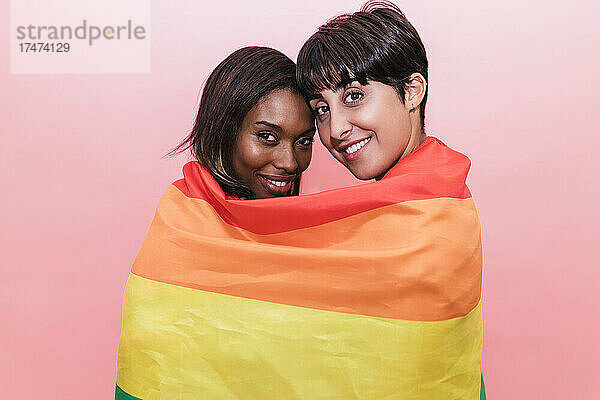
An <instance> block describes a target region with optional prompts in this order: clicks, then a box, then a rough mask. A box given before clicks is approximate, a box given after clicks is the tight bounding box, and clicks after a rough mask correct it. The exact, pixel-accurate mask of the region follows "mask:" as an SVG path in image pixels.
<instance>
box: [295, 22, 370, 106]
mask: <svg viewBox="0 0 600 400" xmlns="http://www.w3.org/2000/svg"><path fill="white" fill-rule="evenodd" d="M362 53H363V52H361V51H360V47H359V46H356V45H355V44H354V43H353V42H352V41H347V40H345V38H344V37H343V35H339V34H337V35H336V34H329V35H328V34H323V33H322V30H319V32H317V33H315V34H314V35H313V36H312V37H311V38H310V39H308V41H307V42H306V44H305V45H304V46H303V47H302V49H301V50H300V53H299V54H298V68H297V69H296V78H297V80H298V86H299V87H300V90H302V94H303V95H304V96H305V97H306V98H311V97H314V96H315V95H317V94H318V93H319V92H321V91H322V90H326V89H330V90H336V89H338V88H340V87H343V86H345V85H346V84H348V83H350V82H352V81H355V80H356V81H358V82H360V83H361V84H363V85H365V84H367V79H368V78H369V76H368V75H369V74H368V72H367V71H369V68H370V64H371V63H372V62H373V57H369V55H368V54H362ZM300 65H302V68H300Z"/></svg>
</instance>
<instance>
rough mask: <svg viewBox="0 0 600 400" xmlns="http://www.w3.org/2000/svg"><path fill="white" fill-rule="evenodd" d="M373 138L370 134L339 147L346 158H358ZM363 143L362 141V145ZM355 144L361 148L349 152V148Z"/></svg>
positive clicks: (349, 159) (350, 159)
mask: <svg viewBox="0 0 600 400" xmlns="http://www.w3.org/2000/svg"><path fill="white" fill-rule="evenodd" d="M372 138H373V137H372V136H369V137H366V138H363V139H358V140H353V141H352V142H349V143H344V145H343V146H340V147H339V151H340V152H341V153H342V154H343V155H344V158H345V159H346V160H348V161H352V160H355V159H356V158H358V157H359V156H360V154H361V153H362V151H363V149H364V148H365V147H366V146H367V145H368V144H369V143H370V142H371V139H372ZM361 143H362V145H361ZM353 146H356V147H359V148H358V149H357V150H356V151H354V152H352V153H348V152H347V150H348V149H350V148H352V147H353Z"/></svg>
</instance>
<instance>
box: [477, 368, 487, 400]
mask: <svg viewBox="0 0 600 400" xmlns="http://www.w3.org/2000/svg"><path fill="white" fill-rule="evenodd" d="M479 400H486V397H485V385H484V384H483V374H481V391H480V392H479Z"/></svg>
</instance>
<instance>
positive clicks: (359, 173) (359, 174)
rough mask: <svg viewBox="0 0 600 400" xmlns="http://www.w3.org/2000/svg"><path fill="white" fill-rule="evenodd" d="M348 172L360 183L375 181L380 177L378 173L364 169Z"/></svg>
mask: <svg viewBox="0 0 600 400" xmlns="http://www.w3.org/2000/svg"><path fill="white" fill-rule="evenodd" d="M349 171H350V172H351V173H352V175H354V177H355V178H356V179H360V180H361V181H368V180H371V179H375V178H376V177H378V176H379V175H381V174H380V173H377V172H376V171H374V170H371V169H366V168H355V169H349Z"/></svg>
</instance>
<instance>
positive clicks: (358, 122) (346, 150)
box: [310, 81, 425, 180]
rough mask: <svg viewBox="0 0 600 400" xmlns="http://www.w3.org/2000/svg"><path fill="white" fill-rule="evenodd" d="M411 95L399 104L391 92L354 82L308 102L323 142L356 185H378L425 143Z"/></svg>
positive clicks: (380, 86) (386, 87)
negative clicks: (371, 182) (373, 181)
mask: <svg viewBox="0 0 600 400" xmlns="http://www.w3.org/2000/svg"><path fill="white" fill-rule="evenodd" d="M410 91H411V88H410V84H409V89H408V92H407V98H406V99H407V100H408V101H405V103H402V102H401V101H400V98H399V97H398V93H397V91H396V90H395V89H394V87H392V86H389V85H386V84H383V83H381V82H377V81H369V82H367V84H366V85H361V84H360V83H359V82H358V81H353V82H350V83H349V84H347V85H345V86H343V87H340V88H338V89H337V90H335V91H334V90H329V89H327V90H323V91H321V92H320V93H319V94H318V95H316V96H313V97H314V98H313V99H311V100H310V106H311V108H312V109H313V111H314V113H315V115H316V117H317V128H318V130H319V136H320V137H321V141H322V142H323V144H324V145H325V147H326V148H327V149H328V150H329V152H330V153H331V154H332V155H333V156H334V157H335V158H336V159H337V160H338V161H339V162H341V163H342V164H344V165H345V166H346V168H348V169H349V170H350V172H352V174H353V175H354V176H355V177H357V178H358V179H363V180H366V179H380V178H381V177H383V175H384V174H385V173H386V172H387V171H388V170H389V169H390V168H392V167H393V166H394V165H395V164H396V162H397V161H398V160H399V159H400V158H402V157H404V156H405V155H407V154H408V153H410V152H411V151H412V150H414V148H416V147H417V146H418V145H419V144H420V143H421V142H422V141H423V140H424V136H425V135H424V133H423V132H422V129H421V126H420V123H419V117H418V102H419V101H420V99H419V96H417V97H415V96H413V95H411V94H410ZM420 98H422V97H420ZM415 103H416V106H415Z"/></svg>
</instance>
